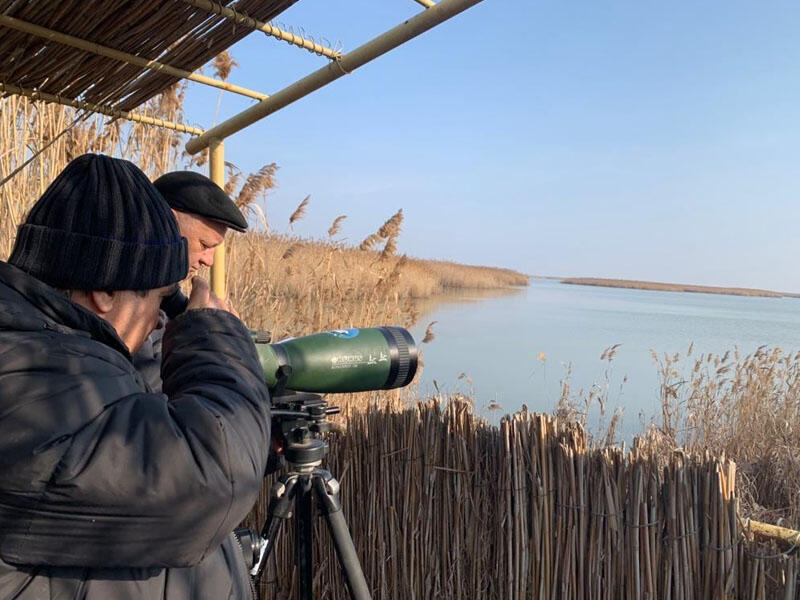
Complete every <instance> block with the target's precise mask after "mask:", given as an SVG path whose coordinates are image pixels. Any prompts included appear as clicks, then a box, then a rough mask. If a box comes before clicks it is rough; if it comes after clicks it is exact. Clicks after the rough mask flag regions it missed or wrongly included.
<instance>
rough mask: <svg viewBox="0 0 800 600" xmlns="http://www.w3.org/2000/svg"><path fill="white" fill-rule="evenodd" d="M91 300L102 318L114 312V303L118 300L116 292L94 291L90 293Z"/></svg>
mask: <svg viewBox="0 0 800 600" xmlns="http://www.w3.org/2000/svg"><path fill="white" fill-rule="evenodd" d="M89 298H90V299H91V301H92V304H94V306H95V307H96V308H97V312H98V313H99V314H100V315H101V316H102V315H105V314H108V313H110V312H111V311H112V310H114V301H115V300H116V296H115V293H114V292H101V291H97V290H92V291H91V292H89Z"/></svg>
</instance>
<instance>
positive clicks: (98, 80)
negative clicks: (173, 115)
mask: <svg viewBox="0 0 800 600" xmlns="http://www.w3.org/2000/svg"><path fill="white" fill-rule="evenodd" d="M294 2H296V0H239V1H238V2H235V3H231V2H229V0H223V2H221V3H223V4H225V5H226V6H227V5H230V6H231V7H232V8H236V9H237V10H239V11H242V12H244V13H246V14H248V15H250V16H252V17H254V18H256V19H259V20H261V21H269V20H270V19H273V18H275V17H276V16H277V15H278V14H280V13H281V12H283V11H284V10H285V9H287V8H288V7H289V6H291V5H292V4H294ZM0 15H5V16H7V17H14V18H16V19H20V20H23V21H26V22H28V23H33V24H35V25H39V26H41V27H46V28H48V29H51V30H54V31H57V32H59V33H64V34H68V35H71V36H74V37H77V38H81V39H83V40H87V41H90V42H94V43H96V44H100V45H103V46H107V47H111V48H114V49H116V50H121V51H123V52H127V53H129V54H133V55H135V56H138V57H142V58H147V59H150V60H158V61H159V62H162V63H165V64H168V65H171V66H173V67H178V68H181V69H185V70H186V71H194V70H196V69H198V68H199V67H201V66H202V65H204V64H205V63H207V62H208V61H209V60H211V59H212V58H214V57H215V56H216V55H218V54H219V53H220V52H222V51H223V50H225V49H226V48H228V47H230V46H231V45H233V44H234V43H235V42H237V41H238V40H240V39H241V38H243V37H244V36H246V35H247V34H249V33H250V32H251V31H252V30H251V29H249V28H247V27H244V26H242V25H237V24H235V23H233V22H232V21H231V20H228V19H226V18H224V17H221V16H219V15H217V14H214V13H210V12H208V11H205V10H202V9H199V8H195V7H194V6H192V5H190V4H188V3H187V2H184V1H183V0H0ZM179 79H180V78H179V77H177V76H175V75H169V74H165V73H163V72H158V71H153V70H149V69H146V68H144V67H140V66H136V65H132V64H129V63H125V62H122V61H119V60H116V59H112V58H107V57H104V56H99V55H97V54H94V53H92V52H87V51H85V50H79V49H77V48H74V47H71V46H67V45H64V44H62V43H59V42H56V41H52V40H49V39H45V38H42V37H39V36H34V35H30V34H26V33H21V32H19V31H17V30H14V29H10V28H7V27H4V26H2V25H0V82H3V83H7V84H12V85H17V86H19V87H23V88H28V89H35V90H37V91H40V92H46V93H49V94H56V95H59V96H62V97H66V98H70V99H73V100H83V101H87V102H92V103H96V104H101V105H112V106H114V107H116V108H118V109H121V110H131V109H133V108H136V107H137V106H139V105H141V104H142V103H144V102H146V101H147V100H149V99H150V98H152V97H153V96H155V95H156V94H158V93H160V92H162V91H164V90H165V89H166V88H168V87H169V86H170V85H172V84H173V83H175V82H176V81H178V80H179Z"/></svg>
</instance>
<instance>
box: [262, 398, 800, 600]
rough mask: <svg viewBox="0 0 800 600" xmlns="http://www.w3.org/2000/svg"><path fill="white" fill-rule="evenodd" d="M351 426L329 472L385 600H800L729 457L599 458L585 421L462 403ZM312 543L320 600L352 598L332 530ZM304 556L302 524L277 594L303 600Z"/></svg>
mask: <svg viewBox="0 0 800 600" xmlns="http://www.w3.org/2000/svg"><path fill="white" fill-rule="evenodd" d="M346 425H347V427H346V433H345V434H339V435H332V436H331V439H330V454H329V456H328V459H327V468H328V469H329V470H330V471H331V472H332V473H333V474H334V476H335V477H337V478H338V479H339V481H340V482H341V485H342V496H343V503H344V510H345V515H346V518H347V521H348V523H349V525H350V528H351V532H352V535H353V539H354V541H355V545H356V548H357V551H358V553H359V556H360V559H361V562H362V566H363V568H364V572H365V575H366V578H367V581H368V582H369V584H370V586H371V588H372V593H373V597H374V598H376V599H386V600H405V599H412V598H414V599H422V598H437V599H441V598H453V599H461V598H464V599H468V598H469V599H472V598H481V599H483V598H487V599H495V598H496V599H503V600H512V599H521V598H535V599H539V598H541V599H580V600H591V599H604V600H610V599H614V600H617V599H625V600H642V599H651V598H653V599H655V598H659V599H660V598H664V599H681V600H689V599H700V598H703V599H711V598H714V599H716V598H720V599H722V598H731V599H733V598H736V599H747V600H754V599H764V600H768V599H769V600H771V599H781V600H790V599H794V600H796V599H798V598H800V586H798V583H797V577H798V566H800V565H798V559H797V558H796V557H794V556H792V555H790V554H789V553H782V552H778V551H771V550H768V549H765V548H763V547H761V548H757V547H756V546H754V545H753V544H752V543H750V542H748V540H747V538H746V531H744V530H743V528H742V526H741V523H740V520H739V518H738V516H737V499H736V493H735V483H736V466H735V464H734V463H733V462H731V461H729V460H726V459H725V458H724V457H723V458H715V457H712V456H710V455H708V454H706V455H688V454H685V453H682V452H675V453H673V454H672V455H671V456H666V457H665V456H664V455H663V453H661V454H658V453H656V452H653V451H650V450H648V449H647V447H646V446H645V445H643V444H636V443H635V444H634V447H633V448H632V449H631V450H629V451H626V450H624V449H622V448H618V447H612V448H605V449H590V448H588V447H587V439H586V435H585V433H584V430H583V429H582V428H581V427H580V426H578V425H576V424H569V423H559V422H558V421H557V419H555V418H554V417H551V416H547V415H535V414H528V413H522V414H519V415H516V416H514V417H513V418H511V419H507V420H504V421H503V422H502V423H501V425H500V426H499V427H497V426H490V425H489V424H487V423H486V422H485V421H483V420H481V419H479V418H477V417H475V416H474V415H473V414H472V413H471V411H470V410H469V407H468V406H467V405H466V404H460V403H450V404H449V405H448V406H447V407H446V408H445V409H440V408H439V406H438V405H437V404H434V403H429V404H420V405H418V406H417V407H415V408H413V409H408V410H405V411H402V412H396V411H388V410H387V411H381V410H377V409H370V410H367V411H365V412H357V413H354V414H351V415H350V416H349V417H348V421H347V424H346ZM267 500H268V485H267V486H265V491H264V493H263V494H262V498H261V500H260V501H259V503H258V505H257V506H256V509H255V511H254V513H253V514H252V515H251V517H250V519H251V521H252V522H253V523H261V522H262V519H263V516H264V513H265V506H266V502H267ZM314 536H315V557H316V559H315V567H316V572H315V582H314V585H315V591H316V596H317V597H319V598H331V599H338V598H347V597H348V594H347V590H346V587H345V584H344V581H343V579H342V576H341V573H340V570H339V567H338V562H337V559H336V557H335V553H334V551H333V548H332V546H331V544H330V541H329V540H330V538H329V534H328V531H327V528H326V527H325V525H324V522H323V520H322V519H317V523H315V532H314ZM292 553H293V531H292V525H291V522H290V523H289V526H288V527H287V528H286V529H285V531H283V532H282V534H281V536H280V539H279V541H278V545H277V549H276V552H275V555H274V556H273V559H271V561H270V564H269V565H268V569H267V573H266V575H265V577H264V580H263V581H262V585H261V591H262V595H263V597H265V598H288V597H293V594H294V591H293V586H294V584H295V581H294V579H295V572H294V568H293V566H292V562H293V559H292V556H293V554H292Z"/></svg>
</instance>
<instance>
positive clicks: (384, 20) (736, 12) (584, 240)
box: [186, 0, 800, 292]
mask: <svg viewBox="0 0 800 600" xmlns="http://www.w3.org/2000/svg"><path fill="white" fill-rule="evenodd" d="M421 9H422V8H421V7H420V6H419V5H418V4H416V3H415V2H413V1H412V0H380V1H375V0H300V1H299V2H298V3H297V4H296V5H295V6H293V7H292V8H290V9H289V10H287V11H286V12H285V13H283V15H281V16H280V17H279V18H278V20H277V22H278V23H283V24H286V25H292V26H294V27H295V29H297V28H298V27H302V28H303V29H304V31H305V32H306V33H307V34H313V35H315V36H316V37H325V38H328V39H329V40H330V41H331V43H335V42H337V41H338V42H340V43H341V46H342V48H343V49H344V50H345V51H348V50H352V49H354V48H355V47H357V46H359V45H360V44H361V43H363V42H365V41H367V40H368V39H370V38H372V37H374V36H375V35H377V34H379V33H382V32H383V31H385V30H387V29H389V28H390V27H392V26H394V25H396V24H398V23H400V22H402V21H403V20H404V19H406V18H408V17H410V16H412V15H413V14H415V12H416V11H418V10H421ZM798 31H800V4H798V3H797V2H796V1H795V2H752V1H747V2H742V1H735V0H734V1H726V2H722V1H717V2H682V3H674V2H669V3H667V2H633V1H629V2H613V1H609V2H596V1H588V0H586V1H580V2H578V1H574V2H555V1H546V2H538V1H534V0H484V1H483V2H481V3H480V4H478V5H477V6H475V7H473V8H471V9H469V10H468V11H466V12H465V13H462V14H461V15H459V16H457V17H455V18H454V19H452V20H450V21H449V22H446V23H444V24H443V25H440V26H438V27H436V28H434V29H433V30H431V31H429V32H427V33H426V34H423V36H421V37H418V38H416V39H414V40H412V41H411V42H408V43H407V44H405V45H403V46H401V47H400V48H397V49H395V50H393V51H392V52H390V53H389V54H386V55H384V56H383V57H381V58H379V59H377V60H375V61H373V62H372V63H369V64H367V65H366V66H364V67H362V68H361V69H358V70H357V71H355V72H354V73H352V74H351V75H348V76H346V77H343V78H341V79H339V80H337V81H335V82H333V83H332V84H330V85H328V86H326V87H325V88H322V89H321V90H319V91H317V92H315V93H313V94H312V95H310V96H308V97H306V98H304V99H302V100H300V101H298V102H296V103H295V104H292V105H290V106H288V107H287V108H285V109H283V110H281V111H280V112H278V113H276V114H274V115H272V116H270V117H268V118H266V119H265V120H263V121H261V122H259V123H258V124H256V125H252V126H250V127H249V128H248V129H247V130H245V131H243V132H240V133H238V134H236V135H234V136H233V137H231V138H229V139H228V140H227V142H226V158H227V160H229V161H231V162H233V163H235V164H236V165H237V166H238V167H240V168H241V169H242V170H244V171H245V172H247V171H254V170H256V169H258V168H259V167H260V166H261V165H263V164H266V163H269V162H272V161H274V162H276V163H278V165H279V166H280V170H279V172H278V182H279V186H280V187H279V189H278V190H276V191H275V192H273V193H272V194H271V195H270V196H269V197H268V199H267V203H266V211H267V216H268V218H269V219H270V221H271V225H272V227H273V228H274V229H275V230H278V231H287V221H288V215H289V214H290V213H291V212H292V211H293V210H294V208H295V207H296V206H297V204H298V203H299V202H300V201H301V200H302V198H303V197H304V196H306V195H307V194H310V195H311V202H310V206H309V210H308V213H307V217H306V218H305V219H304V220H302V221H300V222H299V223H297V224H296V225H295V232H296V233H297V234H298V235H303V236H317V237H321V236H324V235H325V231H326V230H327V228H328V226H329V225H330V223H331V222H332V221H333V219H334V218H335V217H336V216H337V215H340V214H345V215H347V216H348V218H347V219H346V220H345V222H344V224H343V230H342V236H341V237H343V238H346V239H347V240H348V241H350V242H353V243H358V242H360V240H361V239H363V238H364V237H366V235H367V234H369V233H371V232H372V231H374V230H375V229H377V228H378V227H379V226H380V224H381V223H382V222H383V221H384V220H385V219H386V218H388V217H389V216H391V215H392V214H393V213H394V212H395V211H396V210H397V209H398V208H403V211H404V214H405V222H404V227H403V233H402V235H401V238H400V243H399V251H400V252H407V253H409V254H410V255H413V256H417V257H421V258H436V259H446V260H454V261H458V262H464V263H470V264H486V265H494V266H504V267H510V268H514V269H517V270H520V271H523V272H525V273H529V274H541V275H560V276H598V277H620V278H628V279H649V280H658V281H670V282H682V283H698V284H709V285H730V286H745V287H762V288H770V289H777V290H782V291H795V292H797V291H800V242H798V239H799V238H798V231H800V201H799V200H800V43H799V42H798ZM232 53H233V55H234V58H235V59H236V60H237V61H238V62H239V63H240V65H241V66H240V67H239V68H238V69H236V70H234V72H233V73H232V75H231V77H230V80H231V81H232V82H235V83H239V84H242V85H245V86H247V87H251V88H254V89H258V90H260V91H263V92H265V93H274V92H275V91H278V90H280V89H282V88H283V87H285V86H286V85H288V84H290V83H292V82H293V81H295V80H297V79H299V78H301V77H302V76H304V75H306V74H308V73H310V72H312V71H313V70H315V69H317V68H319V67H321V66H323V65H324V64H325V59H322V58H320V57H317V56H314V55H312V54H309V53H307V52H305V51H302V50H300V49H297V48H294V47H290V46H289V45H287V44H285V43H282V42H278V41H276V40H274V39H271V38H268V37H266V36H264V35H263V34H260V33H254V34H252V35H250V36H248V37H247V38H246V39H245V40H243V41H242V42H240V43H239V44H237V45H236V46H234V47H233V49H232ZM187 96H188V98H187V100H188V101H187V115H186V118H187V120H188V121H190V122H192V123H195V124H198V125H200V126H205V127H207V126H208V125H209V124H210V123H211V122H213V121H214V120H215V113H216V111H217V106H218V96H219V94H218V93H217V91H215V90H213V89H210V88H204V87H202V86H198V85H196V84H191V86H190V90H189V92H188V94H187ZM251 103H252V101H249V100H247V99H244V98H240V97H236V96H233V95H231V94H224V97H223V98H222V100H221V104H220V105H219V111H218V115H217V116H216V120H217V121H220V120H223V119H225V118H227V117H229V116H231V115H232V114H234V113H236V112H238V111H240V110H242V109H243V108H246V107H247V106H249V105H250V104H251Z"/></svg>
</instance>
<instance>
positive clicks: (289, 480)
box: [250, 392, 371, 600]
mask: <svg viewBox="0 0 800 600" xmlns="http://www.w3.org/2000/svg"><path fill="white" fill-rule="evenodd" d="M273 403H274V404H276V405H278V406H288V407H289V408H287V409H273V410H272V418H273V420H274V421H276V422H277V423H279V424H280V426H281V431H282V433H283V437H284V439H285V441H286V446H285V448H284V450H283V455H284V457H285V459H286V463H287V465H288V467H289V472H288V473H287V474H285V475H283V476H282V477H281V478H280V479H279V480H278V481H277V482H276V483H275V484H274V485H273V486H272V491H271V497H270V502H269V508H268V511H267V520H266V522H265V523H264V527H263V528H262V530H261V536H260V537H261V540H260V542H258V543H257V545H258V560H257V561H256V562H255V565H254V566H253V568H252V570H251V571H250V574H251V575H253V576H254V577H255V578H256V580H258V578H259V577H260V576H261V573H262V571H263V569H264V566H265V565H266V562H267V559H268V558H269V555H270V553H271V552H272V550H273V549H274V548H275V541H276V540H277V538H278V535H279V534H280V530H281V526H282V525H283V523H285V522H286V521H287V520H288V519H290V518H291V517H292V501H294V507H295V510H294V514H295V515H296V520H295V565H296V567H297V571H298V578H297V598H298V600H311V599H312V598H313V595H312V591H313V589H312V588H313V561H314V558H313V546H312V534H313V516H314V514H313V496H316V498H317V504H318V506H319V508H320V512H321V514H322V515H323V516H324V517H325V520H326V522H327V523H328V529H329V531H330V534H331V539H332V540H333V545H334V547H335V548H336V555H337V556H338V558H339V563H340V565H341V568H342V572H343V574H344V577H345V582H346V583H347V588H348V590H349V592H350V597H351V598H353V599H354V600H370V598H371V596H370V591H369V588H368V587H367V582H366V580H365V579H364V572H363V571H362V569H361V564H360V563H359V561H358V556H357V555H356V549H355V546H354V545H353V539H352V537H350V531H349V529H348V527H347V522H346V521H345V518H344V515H343V514H342V503H341V501H340V499H339V482H338V481H337V480H336V479H335V478H334V477H333V475H331V474H330V473H329V472H328V471H326V470H325V469H323V468H321V467H320V465H321V464H322V459H323V458H324V457H325V455H326V454H327V453H328V443H327V442H325V441H324V440H321V439H319V438H318V437H317V436H318V435H319V433H321V432H323V431H327V430H328V429H329V427H328V423H327V421H326V420H325V417H326V416H327V415H329V414H333V413H336V412H338V409H337V408H333V407H328V405H327V404H326V403H325V402H324V401H323V400H322V398H321V397H320V396H318V395H317V394H305V393H297V392H290V393H289V394H288V395H286V396H281V397H277V398H276V397H274V398H273Z"/></svg>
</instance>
